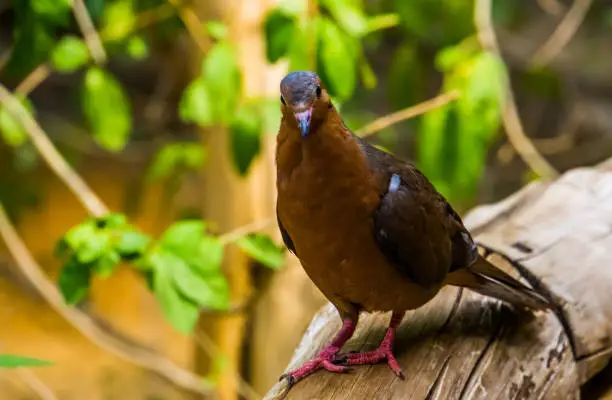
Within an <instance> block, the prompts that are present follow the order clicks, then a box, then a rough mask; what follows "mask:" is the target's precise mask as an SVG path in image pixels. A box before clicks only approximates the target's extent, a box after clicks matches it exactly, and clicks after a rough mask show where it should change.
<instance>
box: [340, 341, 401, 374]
mask: <svg viewBox="0 0 612 400" xmlns="http://www.w3.org/2000/svg"><path fill="white" fill-rule="evenodd" d="M385 359H386V360H387V364H388V365H389V368H391V370H392V371H393V372H394V373H395V375H397V377H398V378H400V379H402V380H403V379H405V378H406V376H405V375H404V373H403V372H402V369H401V368H400V366H399V364H398V363H397V360H396V359H395V355H393V352H392V351H391V349H386V348H378V349H377V350H374V351H367V352H362V353H356V352H351V353H348V354H340V355H337V356H336V357H335V358H334V360H333V361H332V362H333V363H334V364H335V365H342V366H351V365H372V364H377V363H379V362H381V361H383V360H385Z"/></svg>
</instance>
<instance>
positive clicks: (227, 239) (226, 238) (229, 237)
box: [219, 218, 274, 245]
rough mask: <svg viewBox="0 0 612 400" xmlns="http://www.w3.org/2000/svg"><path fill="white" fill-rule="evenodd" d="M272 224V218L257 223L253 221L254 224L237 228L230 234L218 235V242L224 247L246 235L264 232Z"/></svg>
mask: <svg viewBox="0 0 612 400" xmlns="http://www.w3.org/2000/svg"><path fill="white" fill-rule="evenodd" d="M273 223H274V218H266V219H260V220H259V221H255V222H251V223H250V224H246V225H242V226H239V227H238V228H236V229H234V230H232V231H230V232H227V233H224V234H223V235H220V236H219V241H220V242H221V244H224V245H225V244H228V243H232V242H234V241H236V240H238V239H240V238H241V237H243V236H244V235H246V234H248V233H251V232H257V231H261V230H264V229H266V228H267V227H269V226H270V225H272V224H273Z"/></svg>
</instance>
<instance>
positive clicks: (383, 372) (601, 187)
mask: <svg viewBox="0 0 612 400" xmlns="http://www.w3.org/2000/svg"><path fill="white" fill-rule="evenodd" d="M611 200H612V161H609V162H606V163H604V164H602V165H600V166H599V167H598V168H580V169H575V170H572V171H569V172H567V173H565V174H564V175H563V176H561V177H560V178H559V179H558V180H556V181H554V182H552V183H541V182H534V183H531V184H529V185H528V186H526V187H525V188H523V189H522V190H521V191H519V192H517V193H516V194H514V195H512V196H511V197H509V198H507V199H506V200H503V201H501V202H500V203H497V204H492V205H486V206H481V207H478V208H476V209H475V210H473V211H472V212H471V213H469V214H468V215H467V216H466V218H465V223H466V225H467V226H468V228H470V230H471V231H472V232H473V233H474V235H475V237H476V239H477V240H478V241H479V242H480V243H482V244H484V245H485V246H487V247H490V248H493V249H495V250H497V251H499V252H500V253H501V254H504V255H506V256H507V257H508V258H509V259H510V260H512V261H513V262H507V261H506V260H505V259H504V258H503V257H500V256H499V255H492V256H491V258H490V259H491V261H493V262H494V263H495V264H496V265H498V266H500V267H502V268H504V269H505V270H506V271H507V272H509V273H511V274H513V275H514V276H516V277H520V278H521V279H523V280H524V281H526V282H529V283H530V284H532V286H536V288H537V289H538V290H542V291H550V292H552V295H553V296H554V297H555V298H556V299H557V302H558V304H559V305H560V311H559V315H555V314H554V313H536V314H531V313H528V312H524V311H518V310H516V309H514V308H512V307H511V306H508V305H506V304H503V303H501V302H500V301H497V300H495V299H491V298H487V297H484V296H480V295H478V294H476V293H473V292H471V291H469V290H467V289H465V290H462V289H457V288H450V287H449V288H445V289H443V290H442V291H441V292H440V294H439V295H438V296H437V297H436V298H435V299H433V300H432V301H431V302H430V303H428V304H426V305H425V306H423V307H421V308H420V309H418V310H415V311H411V312H410V313H408V314H407V316H406V317H405V318H404V320H403V323H402V325H401V327H400V328H399V329H398V333H397V341H396V346H395V351H396V354H397V356H398V362H399V364H400V366H401V367H402V368H403V369H404V372H405V374H406V380H404V381H402V380H399V379H397V378H396V377H395V375H394V374H392V373H391V371H390V370H389V369H388V367H387V366H386V365H385V364H384V363H382V364H378V365H374V366H360V367H356V368H355V369H354V370H353V371H352V372H350V373H347V374H332V373H329V372H327V371H319V372H317V373H315V374H314V375H312V376H310V377H308V378H306V379H305V380H303V381H301V382H299V383H297V384H296V385H295V386H294V387H293V388H292V389H291V390H290V391H289V393H288V394H287V397H286V398H287V399H364V398H369V399H372V398H374V399H492V398H501V399H560V398H563V399H573V398H580V386H581V385H582V384H584V383H585V382H586V381H588V380H589V379H590V378H592V377H593V376H594V375H595V374H596V373H597V372H599V371H600V370H601V369H603V368H604V367H605V366H606V364H607V363H608V362H609V360H610V357H612V290H611V289H612V268H610V265H611V264H612V252H610V251H609V250H608V249H609V248H610V247H611V246H612V201H611ZM516 262H519V263H520V265H522V266H523V267H520V265H519V267H518V268H517V266H516ZM388 320H389V316H388V315H386V314H376V315H373V314H369V315H368V314H366V315H363V317H362V319H361V320H360V323H359V326H358V329H357V332H356V334H355V336H354V337H353V339H352V340H351V341H349V343H348V344H347V345H346V346H345V348H344V349H343V350H344V351H353V350H357V351H359V350H370V349H374V348H375V347H376V346H377V345H378V343H379V342H380V340H381V339H382V337H383V335H384V332H385V329H386V325H387V324H388ZM339 326H340V319H339V318H338V316H337V313H336V311H335V310H334V308H333V306H331V305H330V304H328V305H327V306H325V307H324V308H323V309H322V310H321V311H320V312H319V313H318V314H317V315H316V316H315V318H314V319H313V321H312V323H311V324H310V327H309V328H308V331H307V332H306V334H305V336H304V337H303V339H302V342H301V344H300V345H299V347H298V349H297V350H296V352H295V354H294V357H293V359H292V361H291V363H290V365H289V366H288V368H287V370H290V369H293V368H295V367H296V366H298V365H300V364H301V363H302V362H304V361H306V360H308V359H310V358H311V357H313V356H314V355H315V354H316V353H317V352H318V351H319V350H320V349H321V348H322V347H323V346H324V345H325V344H326V343H327V342H328V341H329V340H330V339H331V337H332V336H333V334H334V333H335V332H336V331H337V329H338V328H339ZM285 389H286V381H282V382H279V383H278V384H277V385H276V386H274V387H273V388H272V389H271V390H270V392H269V393H268V394H267V395H266V399H275V398H280V397H282V394H283V393H284V392H285Z"/></svg>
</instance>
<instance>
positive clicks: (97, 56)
mask: <svg viewBox="0 0 612 400" xmlns="http://www.w3.org/2000/svg"><path fill="white" fill-rule="evenodd" d="M72 11H73V13H74V18H75V19H76V21H77V24H78V25H79V28H80V29H81V32H82V33H83V38H84V39H85V43H87V47H89V52H90V53H91V56H92V57H93V59H94V61H95V62H96V63H97V64H104V63H105V62H106V52H105V51H104V46H103V45H102V39H100V35H98V32H96V27H95V26H94V24H93V22H92V20H91V17H90V16H89V12H87V7H85V3H83V0H72Z"/></svg>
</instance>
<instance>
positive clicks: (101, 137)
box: [83, 67, 132, 152]
mask: <svg viewBox="0 0 612 400" xmlns="http://www.w3.org/2000/svg"><path fill="white" fill-rule="evenodd" d="M83 113H84V114H85V117H86V118H87V121H88V122H89V125H90V127H91V129H92V133H93V137H94V139H95V140H96V142H97V143H98V144H99V145H100V146H102V147H103V148H105V149H107V150H109V151H114V152H117V151H121V150H123V148H124V147H125V145H126V144H127V140H128V138H129V135H130V133H131V130H132V114H131V110H130V103H129V101H128V98H127V96H126V94H125V92H124V90H123V88H122V86H121V84H120V83H119V82H118V81H117V80H116V79H115V77H114V76H113V75H112V74H111V73H110V72H108V71H106V70H104V69H102V68H100V67H90V68H89V69H88V70H87V73H86V74H85V78H84V81H83Z"/></svg>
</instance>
